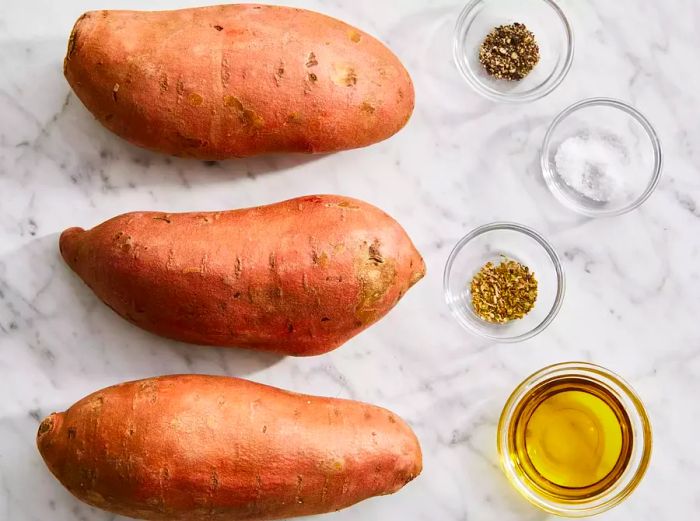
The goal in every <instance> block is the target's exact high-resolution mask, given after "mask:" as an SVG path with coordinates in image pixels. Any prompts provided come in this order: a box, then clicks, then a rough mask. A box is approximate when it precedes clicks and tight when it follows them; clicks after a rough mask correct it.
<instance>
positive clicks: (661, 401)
mask: <svg viewBox="0 0 700 521" xmlns="http://www.w3.org/2000/svg"><path fill="white" fill-rule="evenodd" d="M196 3H197V2H188V1H184V0H183V1H178V2H167V1H165V0H150V1H145V0H142V1H141V2H136V1H135V0H124V1H122V2H118V3H115V2H106V1H102V0H94V1H91V2H90V1H87V0H74V1H72V2H53V1H50V0H25V1H23V2H9V1H6V2H2V3H1V4H0V71H2V73H1V74H0V392H1V393H2V397H3V399H2V400H0V520H8V521H44V520H49V519H50V520H52V521H69V520H76V519H77V520H86V521H104V520H107V519H118V518H116V517H115V516H112V515H110V514H106V513H103V512H99V511H97V510H94V509H91V508H89V507H87V506H84V505H82V504H81V503H79V502H78V501H76V500H74V499H73V498H72V497H71V496H70V495H69V494H68V493H67V492H66V491H65V490H64V489H63V488H62V487H61V486H60V485H59V484H58V483H57V482H56V481H55V480H54V479H53V477H52V476H51V475H50V474H49V473H48V471H47V470H46V469H45V467H44V464H43V462H42V461H41V459H40V457H39V455H38V453H37V451H36V449H35V445H34V437H35V432H36V429H37V426H38V423H39V421H40V418H42V417H44V416H45V415H47V414H49V413H50V412H52V411H55V410H63V409H64V408H66V407H67V406H69V405H70V404H71V403H73V402H74V401H76V400H77V399H78V398H80V397H82V396H84V395H85V394H87V393H89V392H91V391H93V390H96V389H98V388H101V387H104V386H106V385H110V384H114V383H117V382H120V381H123V380H129V379H135V378H141V377H147V376H152V375H156V374H166V373H178V372H197V373H213V374H228V375H236V376H244V377H247V378H251V379H253V380H256V381H259V382H263V383H268V384H272V385H276V386H279V387H284V388H288V389H292V390H296V391H300V392H306V393H312V394H323V395H329V396H339V397H347V398H355V399H360V400H364V401H369V402H373V403H377V404H379V405H382V406H385V407H388V408H390V409H392V410H394V411H396V412H397V413H399V414H400V415H402V416H403V417H404V418H406V419H407V420H408V421H409V422H410V423H411V424H412V425H413V427H414V428H415V430H416V432H417V434H418V436H419V438H420V440H421V443H422V446H423V451H424V463H425V470H424V472H423V474H422V475H421V476H420V478H419V479H417V480H415V481H414V482H413V483H411V484H409V485H408V486H407V487H405V488H404V489H403V490H402V491H400V492H399V493H397V494H395V495H393V496H389V497H383V498H377V499H373V500H370V501H367V502H364V503H362V504H360V505H357V506H356V507H354V508H352V509H349V510H346V511H343V512H340V513H338V514H335V515H334V516H333V517H328V519H335V520H337V521H344V520H345V521H349V520H355V519H363V520H366V521H379V520H382V521H387V520H411V521H423V520H425V521H428V520H429V521H433V520H436V519H439V520H444V521H487V520H497V521H510V520H513V521H516V520H517V521H522V520H533V521H539V520H542V519H546V518H548V517H549V516H547V515H546V514H543V513H541V512H539V511H537V510H535V509H534V508H532V507H530V506H529V505H528V504H526V503H525V502H524V500H522V499H521V498H520V497H518V496H517V495H516V494H515V492H513V491H512V489H511V488H510V487H509V485H508V484H507V482H506V480H505V478H504V477H503V475H502V473H501V472H500V470H499V468H498V464H497V457H496V448H495V424H496V422H497V419H498V415H499V413H500V409H501V407H502V405H503V403H504V401H505V398H506V397H507V395H508V393H509V392H510V391H511V390H512V388H513V387H514V386H515V385H517V384H518V383H519V382H520V381H521V380H522V379H523V378H525V377H526V376H527V375H528V374H530V373H531V372H533V371H534V370H536V369H539V368H540V367H542V366H544V365H547V364H550V363H555V362H562V361H569V360H588V361H593V362H596V363H599V364H601V365H604V366H606V367H608V368H610V369H612V370H614V371H616V372H618V373H619V374H621V375H622V376H623V377H625V378H626V379H627V380H628V381H629V382H630V383H631V384H632V385H633V386H634V387H635V388H636V390H637V391H638V392H639V394H640V395H641V396H642V398H643V400H644V401H645V403H646V405H647V406H648V409H649V413H650V415H651V419H652V422H653V426H654V435H655V440H654V454H653V459H652V463H651V466H650V468H649V471H648V474H647V476H646V477H645V479H644V481H643V482H642V484H641V485H640V487H639V488H638V490H637V491H636V492H635V493H634V494H633V495H632V496H631V497H630V498H629V499H628V500H627V501H626V502H625V503H624V504H622V505H620V506H619V507H617V508H615V509H613V510H612V511H610V512H608V513H606V514H603V515H602V516H600V519H601V520H606V521H609V520H619V521H623V520H630V519H634V520H637V521H660V520H678V521H681V520H683V521H685V520H688V519H693V518H695V517H696V516H697V511H698V509H699V508H700V485H698V476H699V475H700V449H699V448H698V444H697V430H698V429H700V401H699V400H698V395H700V328H699V327H698V317H700V298H699V297H698V295H700V167H699V165H700V119H699V118H698V114H699V113H700V70H699V69H698V67H697V49H698V48H700V37H699V36H698V32H697V23H698V21H700V2H697V1H696V0H669V1H664V2H659V1H656V0H619V1H616V2H610V1H606V0H595V1H586V2H583V1H577V0H567V1H566V2H565V7H566V9H567V12H568V14H569V15H570V18H571V19H572V23H573V25H574V28H575V32H576V43H577V51H576V56H575V59H574V65H573V67H572V70H571V72H570V73H569V76H568V78H567V79H566V80H565V81H564V83H563V84H562V85H561V86H560V87H559V89H557V90H556V91H555V92H554V93H553V94H551V95H550V96H548V97H546V98H544V99H542V100H540V101H537V102H535V103H532V104H529V105H524V106H517V107H512V106H504V105H496V104H493V103H490V102H488V101H486V100H483V99H481V98H479V97H477V95H476V94H474V93H473V92H471V91H470V90H469V88H468V87H467V85H466V84H464V83H463V82H462V80H461V79H460V77H459V75H458V73H457V71H456V69H455V67H454V66H453V65H452V62H451V48H450V38H451V32H452V26H453V24H454V21H455V18H456V16H457V14H458V12H459V10H460V8H461V5H460V3H459V2H454V1H447V0H433V1H429V0H411V1H407V0H402V1H399V0H393V1H389V0H385V1H376V0H355V1H352V2H350V1H349V0H348V1H337V0H336V1H324V0H306V1H304V0H286V1H285V2H284V3H286V4H289V5H298V6H301V7H308V8H311V9H316V10H318V11H321V12H325V13H328V14H331V15H335V16H337V17H340V18H343V19H345V20H346V21H348V22H350V23H353V24H355V25H357V26H359V27H361V28H364V29H366V30H368V31H369V32H372V33H373V34H375V35H377V36H378V37H380V38H381V39H382V40H384V41H386V42H387V43H388V44H389V45H390V46H391V47H392V49H393V50H394V51H395V52H396V53H397V54H398V55H399V56H400V57H401V59H402V60H403V61H404V62H405V64H406V66H407V67H408V68H409V70H410V72H411V74H412V76H413V78H414V81H415V86H416V94H417V106H416V110H415V113H414V115H413V118H412V120H411V121H410V123H409V125H408V126H407V127H406V128H405V129H404V130H403V131H402V132H401V133H399V134H398V135H396V136H395V137H394V138H392V139H390V140H388V141H386V142H384V143H381V144H378V145H376V146H372V147H369V148H366V149H362V150H356V151H350V152H345V153H339V154H334V155H328V156H321V157H266V158H256V159H249V160H240V161H226V162H215V163H202V162H197V161H188V160H182V159H174V158H167V157H164V156H160V155H157V154H152V153H149V152H147V151H143V150H140V149H136V148H134V147H132V146H131V145H129V144H127V143H125V142H124V141H122V140H120V139H119V138H116V137H114V136H113V135H111V134H110V133H108V132H107V131H106V130H104V129H103V128H101V127H100V126H99V124H97V123H96V122H95V121H94V120H93V119H92V117H91V116H90V115H89V114H88V112H87V111H86V110H85V109H84V108H83V107H82V105H81V104H80V102H79V101H78V100H77V99H76V98H75V96H74V95H72V94H71V93H70V89H69V87H68V85H67V83H66V82H65V80H64V79H63V76H62V60H63V55H64V51H65V46H66V40H67V36H68V34H69V32H70V28H71V26H72V24H73V22H74V20H75V19H76V18H77V17H78V16H79V15H80V14H81V13H82V12H83V11H85V10H88V9H98V8H109V7H115V6H116V5H117V4H118V6H119V7H123V8H128V7H131V8H165V7H180V6H186V5H194V4H196ZM591 96H610V97H616V98H620V99H623V100H626V101H629V102H631V103H632V104H634V105H635V106H637V107H638V108H639V109H640V110H641V111H642V112H643V113H644V114H645V115H647V116H648V118H649V119H650V120H651V121H652V122H653V123H654V125H655V126H656V129H657V131H658V133H659V135H660V137H661V139H662V141H663V144H664V150H665V172H664V175H663V179H662V181H661V183H660V185H659V187H658V189H657V191H656V193H655V194H654V195H653V196H652V197H651V199H649V201H647V203H646V204H645V205H644V206H643V207H642V208H641V209H640V210H638V211H635V212H633V213H631V214H628V215H624V216H621V217H617V218H613V219H606V220H588V219H584V218H581V217H579V216H576V215H575V214H572V213H570V212H568V211H566V210H565V209H563V208H560V207H559V206H558V203H557V202H556V201H555V200H554V198H553V197H552V196H551V195H550V194H549V192H548V191H547V189H546V187H545V185H544V183H543V180H542V177H541V174H540V171H539V166H538V153H539V147H540V143H541V141H542V138H543V136H544V132H545V130H546V127H547V125H548V123H549V122H550V121H551V119H552V118H553V117H554V115H555V114H556V113H557V112H558V111H559V110H561V109H562V108H564V107H565V106H567V105H569V104H570V103H573V102H574V101H577V100H579V99H582V98H584V97H591ZM323 192H326V193H328V192H330V193H342V194H346V195H350V196H354V197H359V198H361V199H365V200H367V201H369V202H371V203H373V204H376V205H378V206H379V207H381V208H383V209H385V210H386V211H387V212H389V213H390V214H392V215H393V216H395V217H396V218H397V219H398V220H399V221H400V222H401V223H402V224H403V225H404V227H405V228H406V229H407V231H408V232H409V234H410V235H411V236H412V237H413V239H414V240H415V242H416V244H417V246H418V247H419V249H420V250H421V252H422V253H423V254H424V256H425V259H426V262H427V266H428V275H427V277H426V278H425V279H424V280H423V281H422V282H421V283H420V284H418V285H417V286H416V287H415V288H414V289H412V290H411V291H410V292H409V293H408V295H407V296H406V297H405V298H404V299H403V301H402V302H401V303H400V304H399V306H398V307H397V308H396V309H395V310H394V311H393V312H392V313H390V314H389V315H388V316H387V317H386V318H385V319H384V320H382V321H381V322H380V323H379V324H377V325H376V326H374V327H373V328H371V329H370V330H368V331H366V332H365V333H363V334H361V335H359V336H357V337H356V338H354V339H353V340H351V341H350V342H348V343H347V344H346V345H345V346H344V347H342V348H340V349H338V350H337V351H335V352H333V353H331V354H328V355H326V356H321V357H316V358H310V359H280V358H278V357H275V356H271V355H264V354H258V353H253V352H247V351H239V350H233V349H231V350H222V349H209V348H199V347H193V346H187V345H183V344H178V343H174V342H170V341H166V340H163V339H160V338H157V337H154V336H152V335H149V334H147V333H145V332H143V331H140V330H139V329H137V328H135V327H132V326H130V325H129V324H127V323H126V322H124V321H123V320H121V319H119V318H118V317H116V316H115V315H114V314H113V313H112V312H111V311H110V310H109V309H108V308H107V307H106V306H104V305H103V304H102V303H100V302H99V301H98V300H97V299H96V298H95V297H94V296H93V295H92V294H91V293H90V292H89V290H87V288H86V287H84V285H83V284H82V282H80V281H79V280H78V279H77V277H75V276H74V275H73V274H72V273H71V272H70V271H69V270H68V269H67V268H66V267H65V266H64V264H63V262H62V261H61V259H60V257H59V255H58V248H57V238H58V234H59V233H60V231H61V230H63V229H64V228H67V227H69V226H75V225H78V226H83V227H89V226H92V225H94V224H96V223H98V222H101V221H102V220H104V219H106V218H108V217H111V216H113V215H116V214H119V213H122V212H126V211H130V210H163V211H168V212H175V211H184V210H214V209H227V208H236V207H243V206H254V205H259V204H263V203H269V202H274V201H278V200H283V199H286V198H289V197H293V196H297V195H302V194H308V193H323ZM495 219H499V220H515V221H519V222H522V223H524V224H527V225H530V226H532V227H534V228H535V229H537V230H539V231H541V232H542V233H543V234H545V235H546V236H547V237H548V238H549V239H551V241H552V243H553V245H554V246H555V247H556V249H557V250H558V251H559V253H560V255H561V257H562V260H563V263H564V267H565V270H566V273H567V283H568V288H567V296H566V299H565V302H564V306H563V308H562V311H561V313H560V315H559V316H558V317H557V319H556V320H555V321H554V323H553V324H552V325H551V326H550V327H549V329H547V330H546V331H545V332H544V333H543V334H541V335H540V336H538V337H535V338H534V339H531V340H529V341H527V342H524V343H522V344H517V345H497V344H488V343H486V342H484V341H482V340H479V339H478V338H476V337H472V336H470V335H469V334H467V333H466V332H465V331H463V330H461V329H460V328H459V326H458V325H457V324H456V323H455V322H454V321H453V320H452V318H451V317H450V316H449V313H448V310H447V307H446V306H445V304H444V302H443V297H442V268H443V266H444V263H445V260H446V258H447V255H448V253H449V250H450V249H451V247H452V245H453V244H454V243H455V242H456V240H457V239H458V238H459V237H461V236H462V235H464V234H465V233H466V232H467V231H469V230H470V229H471V228H473V227H474V226H476V225H479V224H482V223H484V222H488V221H491V220H495Z"/></svg>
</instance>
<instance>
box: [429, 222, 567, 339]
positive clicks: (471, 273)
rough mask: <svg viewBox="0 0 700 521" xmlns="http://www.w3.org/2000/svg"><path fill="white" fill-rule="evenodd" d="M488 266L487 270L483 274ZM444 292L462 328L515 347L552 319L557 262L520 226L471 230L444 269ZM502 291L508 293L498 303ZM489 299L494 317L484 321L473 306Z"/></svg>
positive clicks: (560, 287)
mask: <svg viewBox="0 0 700 521" xmlns="http://www.w3.org/2000/svg"><path fill="white" fill-rule="evenodd" d="M504 260H505V262H504ZM488 263H491V266H490V267H488V268H487V269H486V270H485V271H484V268H485V267H486V266H487V265H488ZM501 266H502V267H501ZM526 267H527V270H526V269H525V268H526ZM535 275H536V280H537V282H536V284H535ZM494 277H495V278H494ZM475 279H476V281H477V287H476V288H473V287H472V284H471V281H473V280H475ZM485 279H490V281H486V280H485ZM480 281H481V282H486V284H485V286H483V287H482V286H481V284H480ZM497 286H498V292H499V293H498V296H496V290H495V287H497ZM443 287H444V292H445V300H446V301H447V305H448V307H449V308H450V311H451V312H452V314H453V316H454V317H455V318H456V319H457V321H458V322H459V323H460V324H461V325H462V326H463V327H464V328H465V329H467V330H469V331H471V332H473V333H475V334H477V335H480V336H482V337H485V338H488V339H490V340H495V341H499V342H519V341H521V340H525V339H527V338H530V337H533V336H535V335H536V334H538V333H540V332H541V331H543V330H544V329H545V328H546V327H547V326H548V325H549V324H550V323H551V322H552V320H554V317H555V316H556V315H557V313H558V312H559V308H560V307H561V304H562V301H563V298H564V290H565V282H564V271H563V269H562V266H561V262H560V261H559V257H558V256H557V254H556V252H555V251H554V249H553V248H552V247H551V246H550V245H549V243H547V241H546V240H545V239H544V238H543V237H542V236H541V235H540V234H539V233H537V232H536V231H534V230H532V229H530V228H528V227H526V226H523V225H520V224H516V223H507V222H496V223H491V224H487V225H484V226H480V227H478V228H476V229H474V230H472V231H471V232H469V233H468V234H467V235H466V236H464V237H463V238H462V239H461V240H460V241H459V242H458V243H457V245H456V246H455V247H454V249H453V250H452V253H451V254H450V257H449V259H448V260H447V264H446V266H445V274H444V279H443ZM504 288H505V291H506V292H510V294H509V295H507V296H506V298H504V299H502V302H501V303H500V304H499V302H498V301H499V298H501V291H503V289H504ZM494 297H495V299H496V310H497V312H494V317H492V318H493V320H488V319H486V318H485V317H484V315H485V314H486V312H485V311H482V310H481V307H480V306H479V305H478V303H480V302H482V303H483V301H484V300H488V299H490V300H491V302H493V299H494ZM475 298H476V301H477V306H475V305H474V299H475ZM486 307H488V306H486ZM499 307H500V310H499ZM489 318H491V317H489ZM508 319H510V320H508Z"/></svg>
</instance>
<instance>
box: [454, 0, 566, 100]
mask: <svg viewBox="0 0 700 521" xmlns="http://www.w3.org/2000/svg"><path fill="white" fill-rule="evenodd" d="M453 54H454V60H455V63H456V64H457V68H458V69H459V71H460V73H461V74H462V76H463V77H464V79H465V80H466V81H467V83H469V85H471V86H472V88H474V90H475V91H477V92H478V93H479V94H481V95H482V96H484V97H486V98H489V99H491V100H494V101H503V102H513V103H523V102H528V101H534V100H537V99H540V98H542V97H544V96H546V95H547V94H549V93H550V92H552V91H553V90H554V89H555V88H556V87H557V86H558V85H559V84H560V83H561V82H562V81H563V80H564V78H565V77H566V74H567V73H568V72H569V68H570V67H571V63H572V61H573V55H574V36H573V31H572V29H571V25H570V24H569V21H568V19H567V18H566V15H565V14H564V11H562V9H561V8H560V7H559V5H558V4H557V3H556V2H555V1H554V0H472V1H471V2H469V3H468V4H467V5H466V7H465V8H464V9H463V11H462V13H461V14H460V16H459V18H458V20H457V25H456V27H455V35H454V42H453Z"/></svg>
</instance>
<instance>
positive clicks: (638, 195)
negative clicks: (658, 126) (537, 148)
mask: <svg viewBox="0 0 700 521" xmlns="http://www.w3.org/2000/svg"><path fill="white" fill-rule="evenodd" d="M591 133H599V134H600V133H605V134H608V135H611V136H614V137H615V138H616V139H617V138H619V139H620V144H621V145H625V148H624V149H623V150H625V155H626V156H627V157H628V158H629V164H628V165H627V166H626V167H625V169H624V171H623V172H622V174H623V175H624V177H625V178H624V179H622V180H620V181H621V182H624V183H625V184H626V186H627V189H625V190H621V194H620V196H619V198H616V199H613V200H611V201H609V202H600V201H596V200H594V199H590V198H588V197H586V196H584V195H582V194H580V193H578V192H576V191H575V190H574V189H573V188H571V187H570V186H569V185H568V184H567V183H566V182H565V181H564V180H563V179H562V178H561V177H560V175H559V174H558V173H557V166H556V160H555V158H556V154H557V150H558V148H559V146H560V145H561V143H562V142H564V141H565V140H566V139H567V138H570V137H574V136H586V135H590V134H591ZM627 152H629V154H627ZM662 162H663V156H662V150H661V143H660V141H659V138H658V136H657V135H656V132H655V131H654V127H652V125H651V123H649V121H648V120H647V119H646V118H645V117H644V116H643V115H642V114H641V113H640V112H639V111H638V110H636V109H635V108H634V107H632V106H630V105H628V104H627V103H624V102H622V101H619V100H615V99H610V98H590V99H585V100H582V101H579V102H578V103H574V104H573V105H571V106H570V107H567V108H566V109H564V110H563V111H562V112H561V113H560V114H559V115H558V116H557V117H556V118H554V121H553V122H552V124H551V125H550V127H549V130H547V134H546V135H545V137H544V142H543V144H542V151H541V154H540V164H541V167H542V175H543V176H544V179H545V182H546V183H547V186H548V187H549V190H550V191H551V192H552V194H553V195H554V197H556V198H557V200H558V201H559V202H561V203H562V204H563V205H564V206H566V207H567V208H570V209H571V210H574V211H576V212H579V213H581V214H583V215H587V216H589V217H608V216H613V215H620V214H623V213H626V212H629V211H631V210H634V209H635V208H637V207H639V206H640V205H641V204H642V203H643V202H644V201H646V200H647V199H648V198H649V196H650V195H651V194H652V192H653V191H654V189H655V188H656V185H657V184H658V182H659V178H660V177H661V168H662Z"/></svg>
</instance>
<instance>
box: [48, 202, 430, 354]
mask: <svg viewBox="0 0 700 521" xmlns="http://www.w3.org/2000/svg"><path fill="white" fill-rule="evenodd" d="M205 223H206V224H205ZM251 234H253V235H251ZM251 237H255V240H254V241H251ZM60 249H61V254H62V255H63V257H64V259H65V260H66V262H67V263H68V265H69V266H70V267H71V268H72V269H73V270H74V271H75V272H76V273H77V274H78V275H79V276H80V277H81V278H82V279H83V280H84V282H85V283H86V284H87V285H88V286H89V287H90V288H92V290H93V291H94V292H95V293H96V294H97V296H98V297H99V298H101V299H102V300H103V301H104V302H105V303H106V304H107V305H108V306H109V307H110V308H112V309H113V310H114V311H116V312H117V313H118V314H119V315H121V316H122V317H124V318H126V319H127V320H129V321H131V322H132V323H134V324H136V325H137V326H139V327H141V328H143V329H146V330H148V331H151V332H153V333H156V334H158V335H161V336H164V337H167V338H173V339H176V340H180V341H184V342H189V343H193V344H204V345H217V346H226V347H229V346H231V347H250V348H253V349H261V350H267V351H274V352H278V353H282V354H287V355H297V356H308V355H315V354H320V353H325V352H328V351H330V350H332V349H335V348H337V347H339V346H340V345H342V344H343V343H344V342H345V341H347V340H348V339H349V338H351V337H353V336H354V335H356V334H358V333H360V332H361V331H362V330H363V329H365V328H366V327H368V326H370V325H371V324H373V323H374V322H376V321H377V320H379V319H380V318H381V317H383V316H384V315H386V314H387V313H388V312H389V311H390V310H391V309H392V307H393V306H394V305H395V304H396V302H397V301H398V300H399V299H400V298H401V297H402V296H403V295H404V294H405V293H406V291H407V290H408V289H409V288H410V287H411V286H412V285H413V284H414V283H415V282H417V281H418V280H419V279H420V278H421V277H422V276H423V274H424V270H425V266H424V263H423V260H422V259H421V257H420V254H419V253H418V252H417V251H416V249H415V246H414V245H413V244H412V242H411V240H410V238H409V237H408V236H407V235H406V233H405V231H404V230H403V229H402V228H401V227H400V225H399V224H398V223H396V221H394V220H393V219H391V218H390V217H389V216H387V215H386V214H385V213H384V212H382V211H381V210H379V209H377V208H375V207H373V206H371V205H369V204H367V203H364V202H362V201H358V200H355V199H351V198H348V197H340V196H331V195H320V196H309V197H301V198H297V199H292V200H289V201H284V202H281V203H276V204H272V205H268V206H263V207H259V208H252V209H243V210H233V211H228V212H215V213H206V212H196V213H191V214H176V213H162V212H137V213H131V214H125V215H122V216H117V217H115V218H113V219H110V220H108V221H106V222H104V223H102V224H101V225H99V226H96V227H95V228H93V229H91V230H88V231H85V230H82V229H80V228H74V229H69V230H66V231H65V232H64V233H63V234H62V236H61V241H60ZM326 319H331V320H326ZM290 324H292V330H291V331H290V328H289V325H290Z"/></svg>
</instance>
